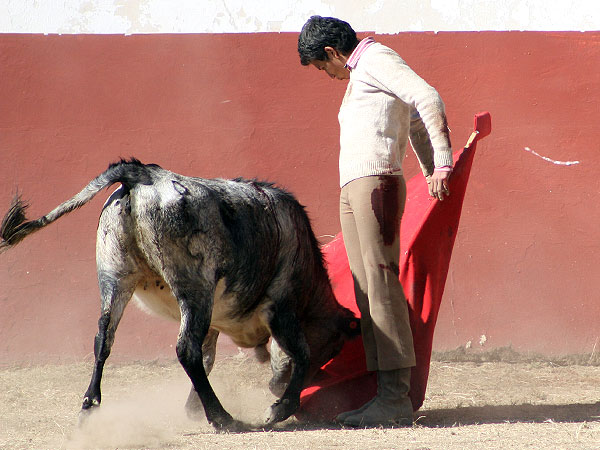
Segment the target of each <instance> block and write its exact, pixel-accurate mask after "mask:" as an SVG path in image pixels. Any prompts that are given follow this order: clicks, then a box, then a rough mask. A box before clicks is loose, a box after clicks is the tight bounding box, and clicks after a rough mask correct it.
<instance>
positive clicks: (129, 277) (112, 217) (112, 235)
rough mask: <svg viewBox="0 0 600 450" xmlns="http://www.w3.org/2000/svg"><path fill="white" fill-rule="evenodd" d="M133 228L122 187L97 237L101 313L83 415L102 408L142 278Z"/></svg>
mask: <svg viewBox="0 0 600 450" xmlns="http://www.w3.org/2000/svg"><path fill="white" fill-rule="evenodd" d="M131 228H133V226H132V224H131V222H130V216H129V197H128V196H126V195H124V192H123V189H122V188H119V189H117V190H116V191H115V192H113V194H112V195H111V196H110V198H109V199H108V201H107V202H106V204H105V206H104V210H103V211H102V214H101V216H100V222H99V224H98V232H97V236H96V265H97V271H98V285H99V287H100V296H101V301H102V304H101V307H102V312H101V315H100V319H99V320H98V334H97V335H96V338H95V341H94V357H95V360H94V371H93V373H92V379H91V381H90V385H89V387H88V389H87V391H86V393H85V396H84V398H83V404H82V406H81V410H82V412H86V411H89V410H90V408H93V407H96V406H99V405H100V401H101V392H100V382H101V380H102V372H103V370H104V363H105V362H106V359H107V358H108V355H109V354H110V350H111V348H112V345H113V342H114V340H115V332H116V331H117V326H118V325H119V322H120V320H121V317H123V311H124V309H125V306H127V303H128V302H129V300H130V299H131V296H132V295H133V292H134V290H135V288H136V285H137V283H138V281H139V279H140V275H139V271H138V270H137V266H136V262H135V259H134V257H133V256H132V253H133V249H134V246H135V244H134V243H133V242H132V238H131V236H130V233H129V232H128V230H130V229H131ZM82 417H84V416H82Z"/></svg>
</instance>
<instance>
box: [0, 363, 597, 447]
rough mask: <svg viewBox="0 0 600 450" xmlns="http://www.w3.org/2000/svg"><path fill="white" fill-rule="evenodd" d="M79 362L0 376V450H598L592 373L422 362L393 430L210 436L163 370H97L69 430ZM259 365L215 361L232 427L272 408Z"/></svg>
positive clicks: (177, 380)
mask: <svg viewBox="0 0 600 450" xmlns="http://www.w3.org/2000/svg"><path fill="white" fill-rule="evenodd" d="M91 366H92V362H91V361H86V362H80V363H76V364H66V365H46V366H41V367H20V368H18V367H9V368H4V369H0V448H1V449H23V450H25V449H27V450H30V449H53V450H56V449H92V448H94V449H95V448H98V449H111V450H114V449H119V450H123V449H179V450H192V449H194V450H204V449H206V450H208V449H219V450H226V449H233V450H238V449H239V450H242V449H244V450H251V449H261V450H263V449H270V450H278V449H316V448H319V449H357V450H358V449H360V450H368V449H411V450H425V449H444V450H453V449H457V450H458V449H461V450H463V449H528V448H531V449H536V450H541V449H552V450H556V449H600V402H599V401H600V367H598V366H590V365H574V364H569V365H557V364H555V363H551V362H546V361H522V362H502V361H495V362H464V361H463V362H448V361H447V362H441V361H434V362H433V363H432V368H431V376H430V382H429V386H428V392H427V398H426V400H425V404H424V407H423V408H422V409H421V410H420V411H419V412H418V414H417V415H416V416H415V417H416V422H415V425H414V426H413V427H412V428H403V429H358V430H357V429H344V428H341V427H339V426H337V425H333V424H312V425H307V424H303V423H299V422H298V421H297V420H296V419H288V420H287V421H285V422H283V423H282V424H279V425H278V426H277V427H276V428H275V429H273V430H268V431H265V430H261V429H260V428H256V430H253V431H248V432H243V433H216V432H215V431H214V430H213V429H212V427H210V426H209V425H208V424H207V422H206V421H205V419H202V420H201V421H199V422H193V421H191V420H189V419H188V418H187V417H186V415H185V412H184V408H183V405H184V403H185V400H186V398H187V393H188V390H189V380H188V379H187V378H186V375H185V374H184V372H183V370H182V369H181V367H180V366H179V364H178V363H176V362H175V361H162V362H156V361H155V362H144V363H131V364H107V366H106V369H105V376H104V380H103V391H102V392H103V398H102V401H103V403H102V407H101V408H100V409H99V410H97V411H96V412H95V413H94V414H93V415H92V416H90V417H89V419H88V420H87V421H86V423H85V424H84V425H83V426H78V412H79V407H80V405H81V398H82V395H83V393H84V391H85V389H86V388H87V384H88V382H89V376H90V374H91ZM268 378H269V368H268V365H259V364H258V363H257V362H256V361H255V360H254V359H252V358H251V357H248V356H247V354H246V353H240V354H239V355H237V356H232V357H226V358H222V359H220V360H218V361H217V364H216V365H215V369H214V371H213V373H212V374H211V377H210V379H211V382H212V384H213V386H214V388H215V391H216V392H217V395H218V396H219V397H220V399H221V401H222V402H223V404H224V406H225V408H226V409H228V411H229V412H230V413H231V414H232V415H234V417H236V418H237V419H241V420H243V421H245V422H248V423H251V424H257V423H260V420H261V419H262V417H263V412H264V411H265V410H266V408H267V407H268V406H269V405H270V403H271V402H272V401H273V397H272V395H271V394H270V393H269V391H268V389H267V380H268Z"/></svg>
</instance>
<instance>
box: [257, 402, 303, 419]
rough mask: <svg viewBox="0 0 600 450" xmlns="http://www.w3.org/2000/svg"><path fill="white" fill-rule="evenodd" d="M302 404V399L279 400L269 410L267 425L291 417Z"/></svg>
mask: <svg viewBox="0 0 600 450" xmlns="http://www.w3.org/2000/svg"><path fill="white" fill-rule="evenodd" d="M298 406H300V401H299V400H298V401H291V400H290V399H282V400H277V401H276V402H275V403H273V404H272V405H271V406H270V407H269V409H268V410H267V418H266V419H265V424H266V425H272V424H274V423H278V422H282V421H284V420H285V419H287V418H288V417H290V416H291V415H292V414H294V412H296V410H297V409H298Z"/></svg>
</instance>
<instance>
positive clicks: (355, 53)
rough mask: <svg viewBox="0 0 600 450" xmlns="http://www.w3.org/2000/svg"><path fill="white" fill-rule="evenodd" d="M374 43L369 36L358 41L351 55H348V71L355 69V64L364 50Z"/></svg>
mask: <svg viewBox="0 0 600 450" xmlns="http://www.w3.org/2000/svg"><path fill="white" fill-rule="evenodd" d="M374 43H375V39H373V38H372V37H371V36H369V37H366V38H364V39H363V40H362V41H360V42H359V43H358V45H357V46H356V48H355V49H354V51H353V52H352V54H351V55H350V57H349V58H348V61H346V67H347V68H348V69H350V70H352V69H354V68H355V67H356V64H357V63H358V60H359V59H360V57H361V56H362V54H363V53H364V52H365V50H366V49H367V48H369V46H371V45H372V44H374Z"/></svg>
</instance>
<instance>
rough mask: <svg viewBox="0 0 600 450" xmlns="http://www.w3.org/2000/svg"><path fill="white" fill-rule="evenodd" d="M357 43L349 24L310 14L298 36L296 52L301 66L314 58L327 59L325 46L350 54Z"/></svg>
mask: <svg viewBox="0 0 600 450" xmlns="http://www.w3.org/2000/svg"><path fill="white" fill-rule="evenodd" d="M357 45H358V38H357V37H356V32H355V31H354V30H353V29H352V27H351V26H350V24H348V23H347V22H344V21H343V20H340V19H336V18H335V17H321V16H312V17H311V18H310V19H308V21H307V22H306V23H305V24H304V26H303V27H302V31H300V36H298V53H299V54H300V62H301V63H302V65H303V66H307V65H309V64H310V62H311V61H314V60H319V61H327V59H328V57H327V53H326V52H325V47H333V48H335V49H336V50H337V51H338V52H340V53H342V54H343V55H350V53H352V51H353V50H354V49H355V48H356V46H357Z"/></svg>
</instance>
